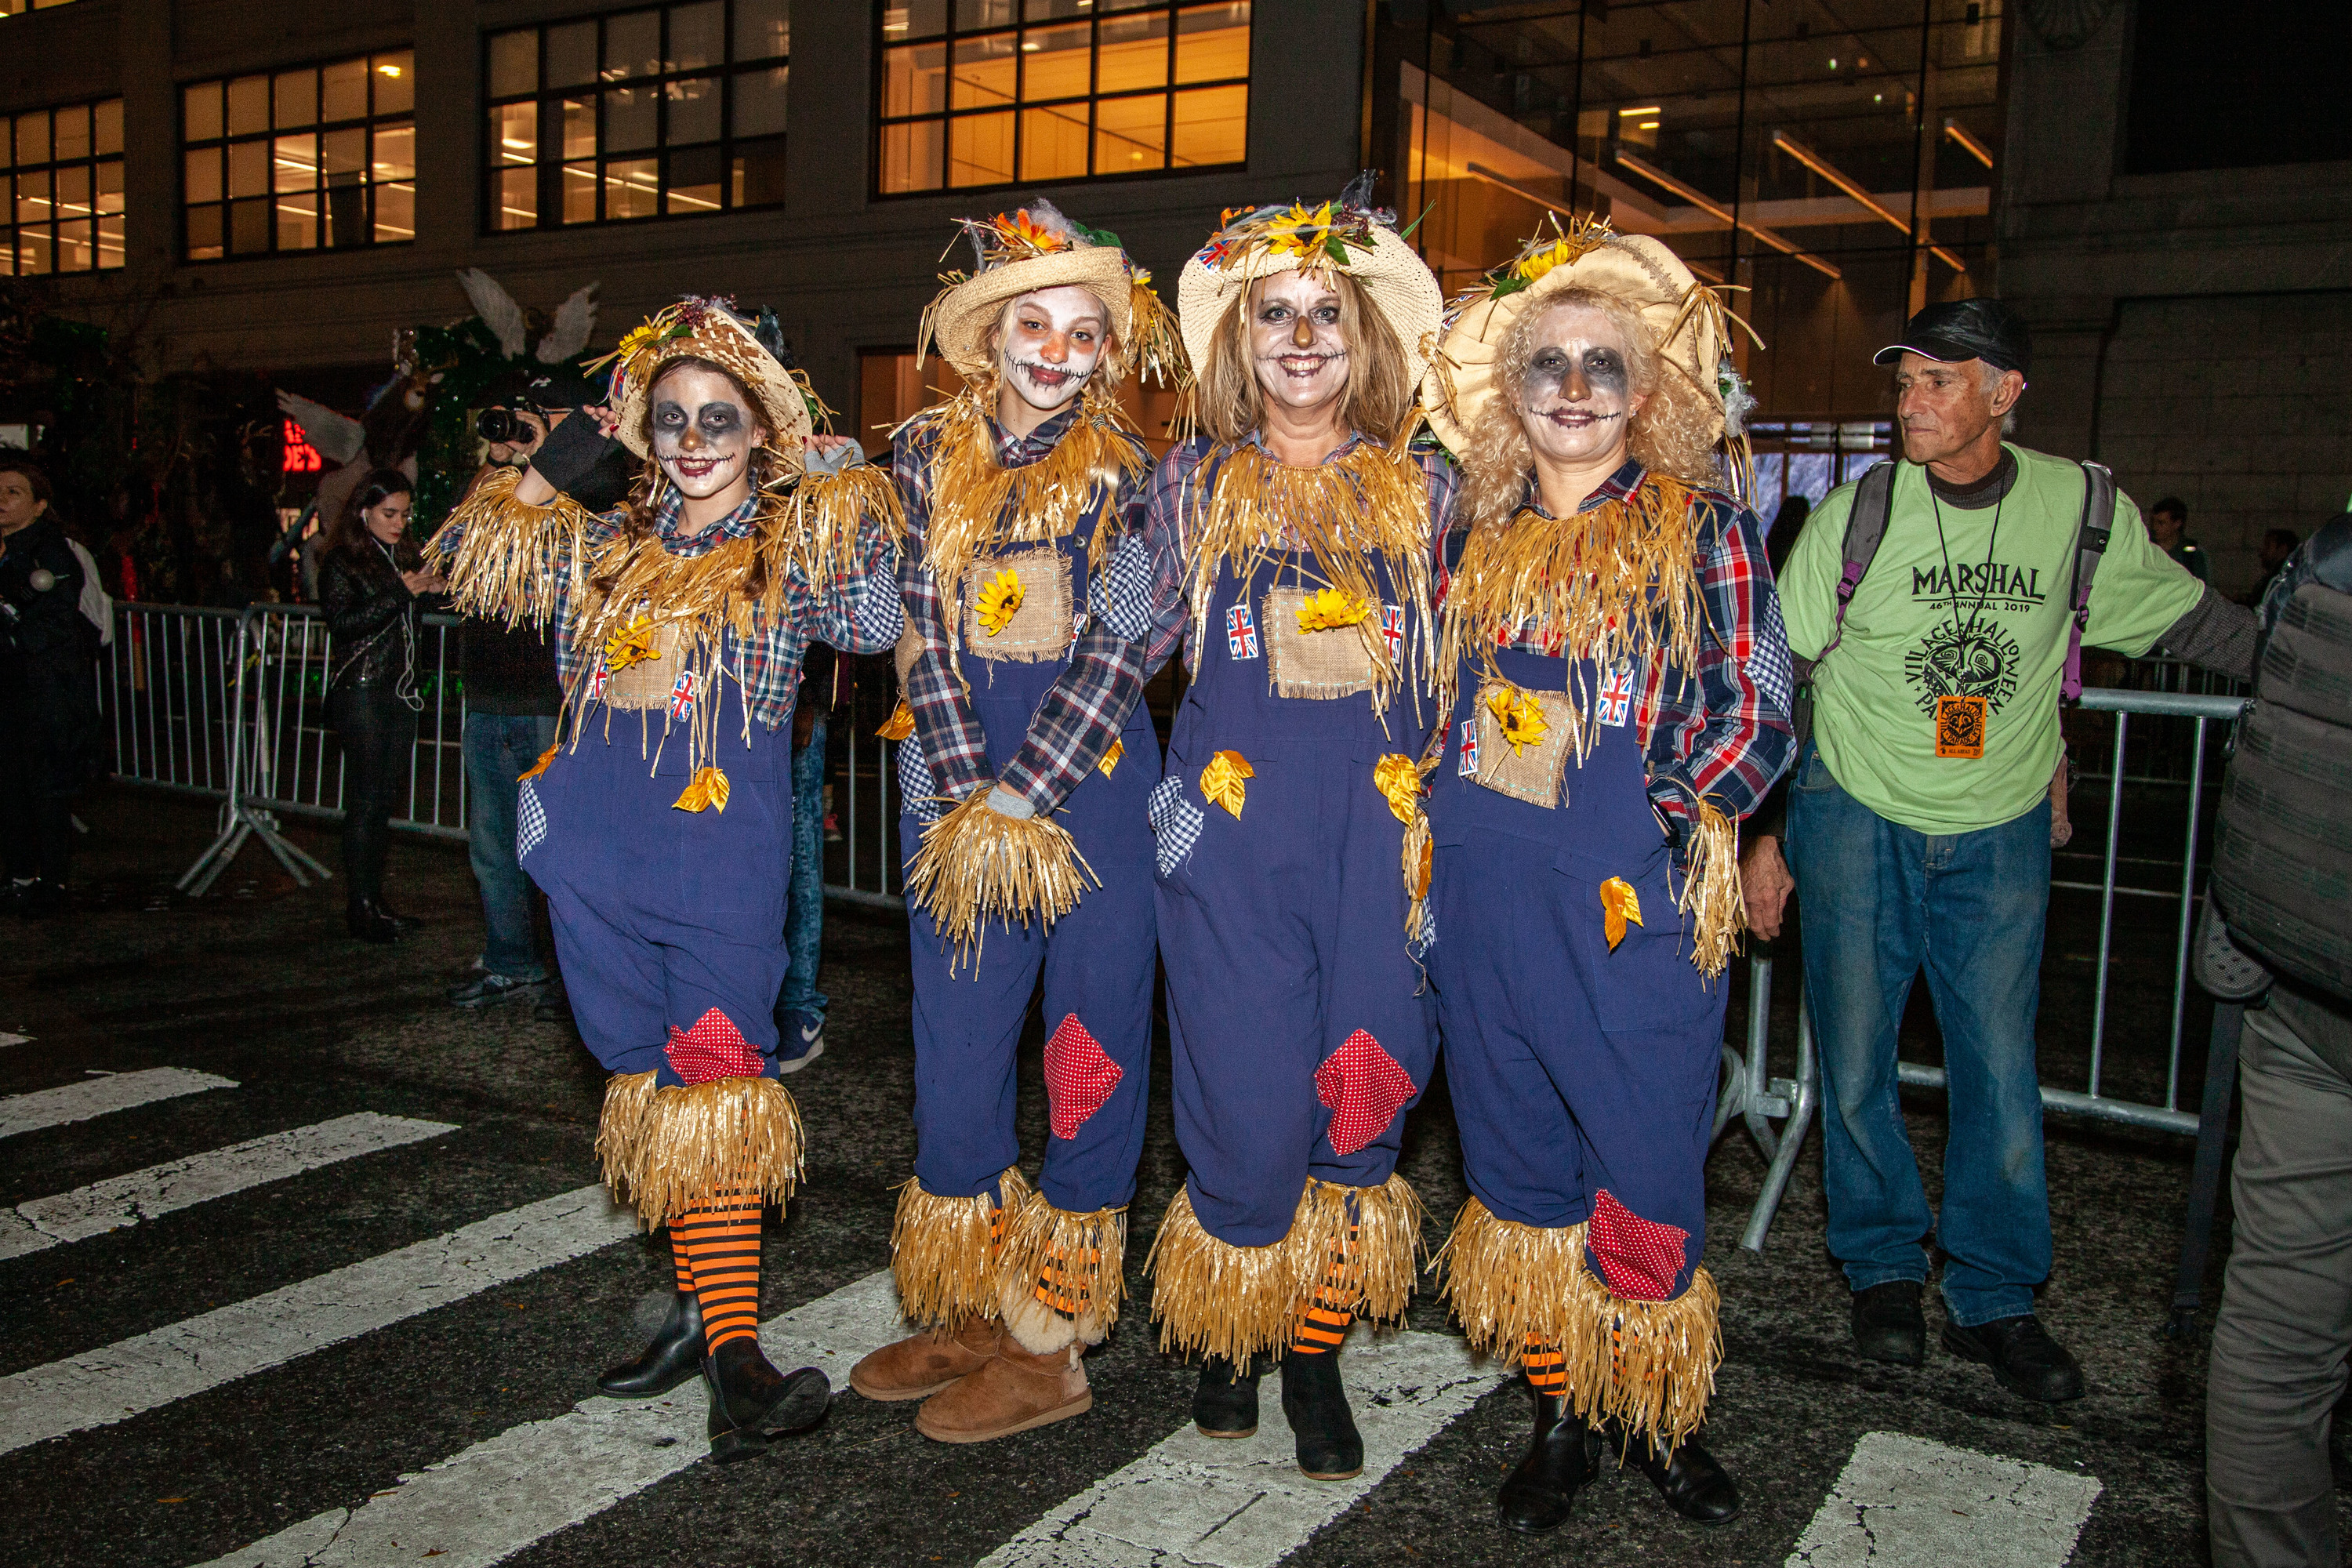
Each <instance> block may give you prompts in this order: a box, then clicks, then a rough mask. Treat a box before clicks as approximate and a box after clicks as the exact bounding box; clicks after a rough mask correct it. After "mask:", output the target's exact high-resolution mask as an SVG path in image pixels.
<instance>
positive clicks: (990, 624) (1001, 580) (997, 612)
mask: <svg viewBox="0 0 2352 1568" xmlns="http://www.w3.org/2000/svg"><path fill="white" fill-rule="evenodd" d="M1028 596H1029V590H1028V589H1026V588H1024V587H1023V586H1022V585H1021V578H1020V576H1019V574H1016V573H1013V572H999V573H998V574H996V575H995V576H993V577H992V578H990V579H989V580H988V582H987V583H986V584H984V585H982V588H981V590H980V598H979V601H978V604H977V605H976V606H975V608H976V609H977V611H978V613H979V616H980V629H981V630H982V631H984V632H986V633H987V634H988V635H989V636H990V637H994V636H996V635H997V634H998V633H999V632H1002V631H1003V629H1004V628H1005V627H1006V626H1011V625H1012V624H1013V616H1016V615H1018V614H1019V613H1020V611H1021V601H1022V600H1024V599H1025V598H1027V597H1028Z"/></svg>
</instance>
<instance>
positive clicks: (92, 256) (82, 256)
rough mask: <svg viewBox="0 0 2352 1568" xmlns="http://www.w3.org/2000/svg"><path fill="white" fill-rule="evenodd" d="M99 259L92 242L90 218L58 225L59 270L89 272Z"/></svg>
mask: <svg viewBox="0 0 2352 1568" xmlns="http://www.w3.org/2000/svg"><path fill="white" fill-rule="evenodd" d="M96 260H97V251H96V249H95V248H94V247H92V246H91V244H90V229H89V219H88V218H82V219H79V221H77V222H74V223H61V224H59V225H58V271H60V272H88V271H89V270H90V268H91V264H92V263H93V262H95V261H96Z"/></svg>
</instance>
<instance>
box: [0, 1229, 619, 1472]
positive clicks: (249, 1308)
mask: <svg viewBox="0 0 2352 1568" xmlns="http://www.w3.org/2000/svg"><path fill="white" fill-rule="evenodd" d="M635 1228H636V1223H635V1218H634V1216H633V1215H630V1214H629V1213H628V1212H627V1211H625V1210H622V1209H616V1208H614V1206H613V1205H612V1204H611V1202H610V1200H608V1199H607V1198H606V1197H605V1195H604V1188H603V1187H601V1186H592V1187H580V1188H577V1189H575V1190H573V1191H572V1192H568V1193H561V1194H557V1195H556V1196H554V1197H551V1198H542V1199H541V1200H540V1201H539V1202H537V1203H535V1204H526V1205H523V1206H522V1207H520V1208H517V1209H510V1210H509V1211H508V1212H506V1213H505V1214H500V1215H491V1216H490V1217H489V1218H488V1219H485V1220H479V1221H477V1222H476V1223H475V1224H472V1225H469V1226H465V1227H463V1228H462V1229H458V1230H453V1231H451V1232H449V1233H448V1234H446V1235H445V1236H436V1237H433V1238H431V1239H430V1240H427V1241H420V1242H418V1243H416V1244H415V1246H413V1247H402V1248H401V1249H400V1250H399V1251H397V1252H388V1253H385V1254H384V1255H383V1256H382V1257H380V1258H368V1259H366V1260H365V1261H363V1262H360V1263H354V1264H352V1265H350V1266H349V1267H347V1268H338V1269H335V1270H334V1271H332V1272H331V1273H327V1274H320V1275H318V1276H316V1277H315V1278H312V1279H304V1280H301V1281H300V1282H299V1283H297V1284H293V1285H289V1286H287V1287H285V1288H284V1289H278V1290H272V1291H270V1292H269V1293H268V1294H267V1295H263V1296H256V1297H254V1298H253V1299H252V1300H247V1301H238V1302H236V1303H234V1304H233V1305H230V1306H226V1307H222V1308H219V1309H218V1310H214V1311H210V1312H206V1313H205V1314H204V1315H203V1316H202V1317H196V1318H190V1319H188V1320H186V1321H183V1322H177V1323H173V1324H171V1325H169V1326H167V1327H165V1328H161V1329H157V1330H155V1331H152V1333H144V1334H140V1335H138V1336H136V1337H134V1338H131V1339H127V1340H121V1341H118V1342H115V1343H113V1344H110V1345H107V1346H104V1347H102V1348H100V1349H98V1350H94V1351H89V1352H85V1353H83V1354H81V1355H77V1356H69V1357H68V1358H66V1359H65V1360H63V1361H57V1362H51V1363H48V1364H47V1365H46V1366H37V1367H31V1368H28V1369H26V1371H23V1372H20V1373H13V1374H12V1375H10V1376H7V1377H5V1378H0V1454H5V1453H10V1452H13V1451H14V1450H16V1449H18V1448H22V1447H26V1445H28V1444H32V1443H38V1442H42V1441H45V1440H46V1439H47V1438H50V1437H59V1436H64V1435H65V1434H67V1433H68V1432H79V1431H81V1430H83V1429H85V1428H87V1427H91V1426H105V1425H106V1424H108V1423H109V1422H114V1421H121V1420H124V1419H126V1418H127V1417H129V1416H132V1415H138V1414H140V1413H141V1412H142V1411H147V1410H152V1409H155V1408H156V1407H158V1406H159V1405H168V1404H170V1403H172V1402H173V1400H176V1399H185V1398H187V1397H188V1396H189V1395H190V1394H201V1393H203V1392H204V1391H205V1390H206V1389H209V1388H217V1387H219V1386H220V1385H221V1384H225V1383H229V1382H233V1381H235V1380H236V1379H237V1378H240V1377H249V1376H251V1375H252V1374H253V1373H257V1372H263V1371H267V1370H268V1368H270V1367H274V1366H280V1365H283V1364H284V1363H287V1362H289V1361H293V1360H295V1359H296V1358H297V1357H299V1356H305V1355H308V1354H310V1352H312V1351H316V1350H323V1349H324V1348H326V1347H327V1346H329V1345H332V1344H340V1343H341V1342H343V1341H345V1340H351V1339H356V1338H358V1337H359V1336H360V1335H362V1334H364V1333H369V1332H372V1331H374V1330H377V1329H381V1328H384V1327H386V1326H387V1325H389V1324H393V1323H396V1322H399V1321H401V1320H402V1319H404V1318H413V1317H415V1316H416V1315H417V1314H418V1313H420V1312H429V1311H431V1310H433V1309H434V1308H436V1307H443V1306H446V1305H448V1304H449V1303H450V1302H453V1301H459V1300H464V1299H466V1298H467V1297H468V1296H471V1295H473V1294H475V1293H476V1292H477V1291H480V1290H486V1289H489V1288H490V1287H491V1286H493V1285H499V1284H504V1283H505V1282H506V1281H507V1280H509V1279H520V1278H521V1277H522V1276H523V1275H526V1274H532V1273H536V1272H538V1271H539V1270H540V1269H541V1268H551V1267H552V1266H554V1265H555V1264H558V1263H564V1262H568V1261H570V1260H571V1259H572V1258H578V1257H581V1256H583V1254H586V1253H590V1252H593V1251H595V1250H596V1249H597V1248H598V1247H609V1246H611V1245H612V1244H613V1243H614V1242H616V1241H619V1240H622V1239H623V1238H625V1237H628V1236H630V1235H632V1234H634V1233H635Z"/></svg>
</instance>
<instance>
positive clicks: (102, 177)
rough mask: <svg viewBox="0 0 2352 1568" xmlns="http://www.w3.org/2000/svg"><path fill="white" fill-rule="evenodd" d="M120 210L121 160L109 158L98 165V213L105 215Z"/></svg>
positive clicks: (101, 215)
mask: <svg viewBox="0 0 2352 1568" xmlns="http://www.w3.org/2000/svg"><path fill="white" fill-rule="evenodd" d="M121 210H122V162H121V159H110V160H109V161H108V162H106V163H100V165H99V166H98V215H99V216H100V217H106V216H110V215H112V214H116V213H120V212H121Z"/></svg>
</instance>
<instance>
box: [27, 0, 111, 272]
mask: <svg viewBox="0 0 2352 1568" xmlns="http://www.w3.org/2000/svg"><path fill="white" fill-rule="evenodd" d="M69 4H71V0H0V16H23V15H24V14H25V13H26V12H27V11H47V10H49V9H50V8H52V7H53V6H58V5H69ZM106 265H107V266H109V267H120V266H121V265H122V263H121V261H119V260H117V261H110V262H108V263H107V264H106Z"/></svg>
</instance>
